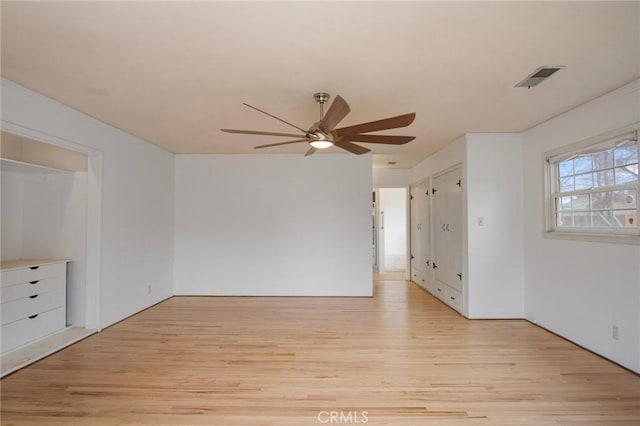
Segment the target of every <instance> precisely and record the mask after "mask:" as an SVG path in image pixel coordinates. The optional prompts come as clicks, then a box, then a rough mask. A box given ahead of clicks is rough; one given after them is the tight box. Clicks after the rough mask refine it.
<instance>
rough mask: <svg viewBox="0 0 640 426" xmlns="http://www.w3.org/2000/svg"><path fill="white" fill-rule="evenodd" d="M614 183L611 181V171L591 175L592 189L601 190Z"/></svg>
mask: <svg viewBox="0 0 640 426" xmlns="http://www.w3.org/2000/svg"><path fill="white" fill-rule="evenodd" d="M613 185H615V182H614V180H613V170H611V169H609V170H603V171H601V172H596V173H594V174H593V187H594V188H602V187H605V186H613Z"/></svg>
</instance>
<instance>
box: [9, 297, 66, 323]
mask: <svg viewBox="0 0 640 426" xmlns="http://www.w3.org/2000/svg"><path fill="white" fill-rule="evenodd" d="M65 301H66V295H65V292H64V291H60V290H59V291H51V292H49V293H43V294H34V295H32V296H30V297H25V298H22V299H17V300H12V301H11V302H7V303H3V304H2V325H5V324H8V323H11V322H14V321H18V320H21V319H25V318H28V317H30V316H33V315H36V314H41V313H43V312H46V311H50V310H52V309H55V308H60V307H63V306H64V305H65Z"/></svg>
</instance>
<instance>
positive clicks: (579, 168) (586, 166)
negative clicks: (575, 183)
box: [573, 156, 593, 173]
mask: <svg viewBox="0 0 640 426" xmlns="http://www.w3.org/2000/svg"><path fill="white" fill-rule="evenodd" d="M573 164H574V168H575V172H576V173H584V172H590V171H591V170H593V164H592V161H591V156H586V157H578V158H576V159H575V160H573Z"/></svg>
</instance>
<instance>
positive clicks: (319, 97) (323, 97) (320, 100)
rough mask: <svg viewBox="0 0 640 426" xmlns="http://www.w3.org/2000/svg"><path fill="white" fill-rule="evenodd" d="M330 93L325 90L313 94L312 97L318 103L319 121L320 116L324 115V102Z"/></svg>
mask: <svg viewBox="0 0 640 426" xmlns="http://www.w3.org/2000/svg"><path fill="white" fill-rule="evenodd" d="M330 97H331V95H329V94H328V93H325V92H318V93H314V94H313V99H315V100H316V102H317V103H319V104H320V121H322V117H324V104H325V103H326V102H327V101H328V100H329V98H330Z"/></svg>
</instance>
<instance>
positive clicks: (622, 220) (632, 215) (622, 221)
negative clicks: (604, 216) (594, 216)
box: [613, 210, 638, 228]
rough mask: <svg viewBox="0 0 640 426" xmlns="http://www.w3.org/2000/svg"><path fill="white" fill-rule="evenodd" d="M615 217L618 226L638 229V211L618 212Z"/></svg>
mask: <svg viewBox="0 0 640 426" xmlns="http://www.w3.org/2000/svg"><path fill="white" fill-rule="evenodd" d="M613 214H614V215H615V222H616V226H617V227H620V228H637V227H638V211H637V210H616V211H615V212H613Z"/></svg>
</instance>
